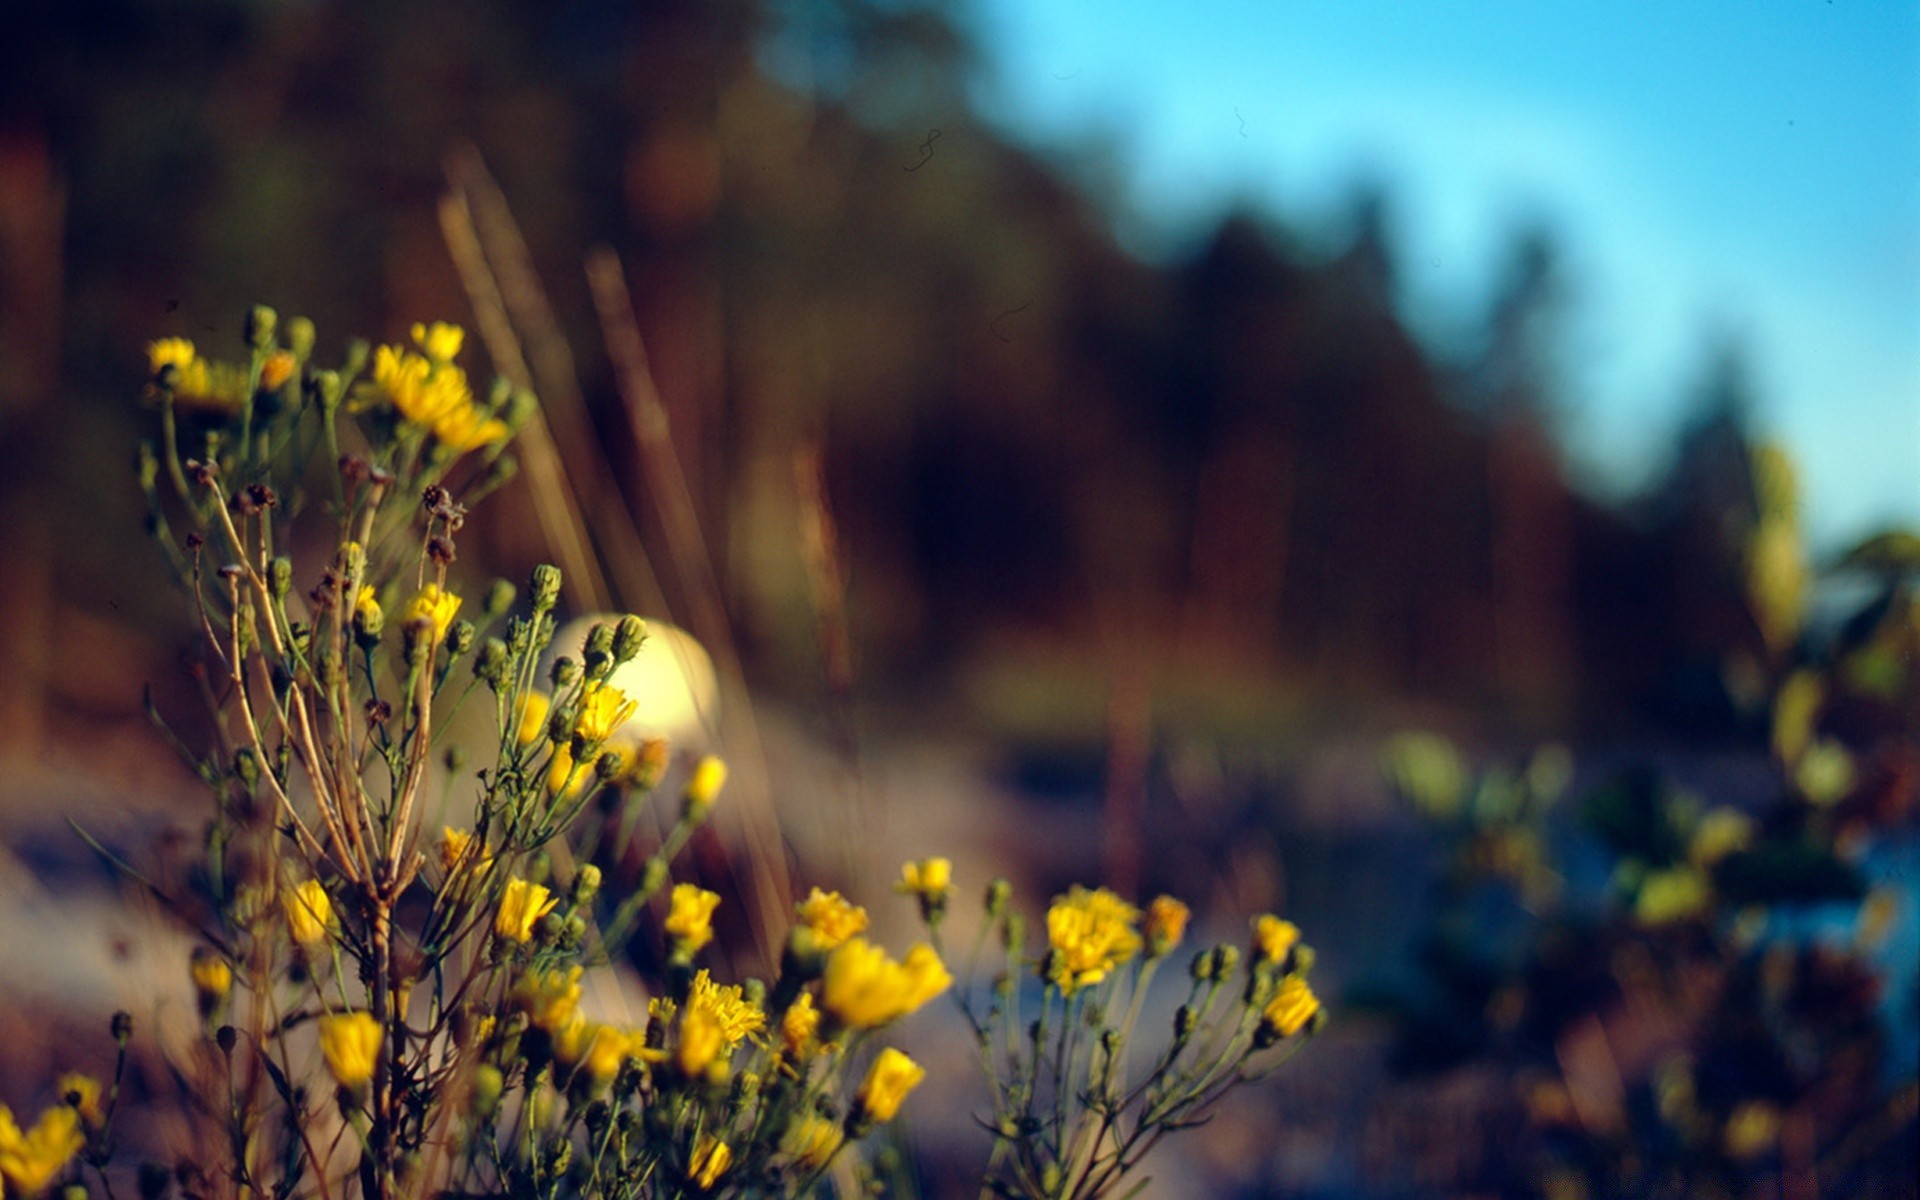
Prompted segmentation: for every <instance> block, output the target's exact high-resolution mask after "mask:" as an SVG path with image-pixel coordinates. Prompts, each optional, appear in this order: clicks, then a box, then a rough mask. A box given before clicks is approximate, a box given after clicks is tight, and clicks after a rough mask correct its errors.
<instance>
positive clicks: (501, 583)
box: [480, 579, 520, 621]
mask: <svg viewBox="0 0 1920 1200" xmlns="http://www.w3.org/2000/svg"><path fill="white" fill-rule="evenodd" d="M519 594H520V589H518V588H516V587H514V586H513V585H512V584H511V583H508V582H507V581H506V580H504V579H496V580H494V581H493V582H492V583H491V584H490V585H488V587H487V595H486V599H485V600H484V601H483V602H482V603H481V605H480V611H481V612H482V613H483V614H485V615H486V617H487V619H488V620H490V621H497V620H499V619H500V618H501V617H504V616H505V615H506V614H507V610H508V609H509V608H512V607H513V598H514V597H515V596H517V595H519Z"/></svg>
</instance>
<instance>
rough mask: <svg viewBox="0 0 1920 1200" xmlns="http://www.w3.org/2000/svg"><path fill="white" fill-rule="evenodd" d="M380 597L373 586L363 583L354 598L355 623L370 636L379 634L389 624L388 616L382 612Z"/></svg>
mask: <svg viewBox="0 0 1920 1200" xmlns="http://www.w3.org/2000/svg"><path fill="white" fill-rule="evenodd" d="M378 596H379V592H378V591H377V590H376V589H375V588H374V586H373V585H372V584H370V583H363V584H361V585H360V590H359V591H358V592H356V593H355V594H354V597H353V623H354V625H355V626H356V627H358V628H359V630H360V631H361V632H363V633H366V634H368V635H369V636H372V635H374V634H378V633H379V632H380V630H381V629H382V628H383V627H384V626H385V625H386V623H387V614H386V613H384V612H382V611H381V609H380V601H379V599H378V598H377V597H378Z"/></svg>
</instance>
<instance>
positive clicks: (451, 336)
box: [411, 321, 467, 363]
mask: <svg viewBox="0 0 1920 1200" xmlns="http://www.w3.org/2000/svg"><path fill="white" fill-rule="evenodd" d="M411 332H412V334H413V344H414V345H416V346H418V347H420V353H422V354H424V355H426V356H427V357H428V358H430V359H432V360H433V361H434V362H437V363H450V362H452V361H453V360H454V359H456V358H458V357H460V347H461V345H462V344H464V343H465V342H466V340H467V331H466V330H464V329H462V328H460V327H459V326H458V325H449V324H447V323H446V322H445V321H435V322H434V323H433V324H431V325H420V324H416V325H414V327H413V329H412V331H411Z"/></svg>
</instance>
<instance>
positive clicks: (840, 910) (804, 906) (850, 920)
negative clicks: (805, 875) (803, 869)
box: [796, 888, 867, 953]
mask: <svg viewBox="0 0 1920 1200" xmlns="http://www.w3.org/2000/svg"><path fill="white" fill-rule="evenodd" d="M796 911H797V912H798V913H799V916H800V924H801V925H802V926H804V927H805V928H806V929H807V930H809V931H810V932H811V933H812V934H813V948H814V949H815V950H817V951H820V952H822V953H824V952H825V951H828V950H831V949H833V948H834V947H835V946H838V945H839V944H840V943H841V942H844V941H846V940H847V939H848V938H850V937H852V936H854V935H855V934H859V933H865V932H866V930H867V910H866V909H864V908H861V907H860V906H859V905H857V904H853V903H850V902H848V901H847V899H846V898H845V897H843V896H841V895H840V893H839V892H823V891H821V890H820V889H819V888H814V889H813V890H812V891H811V892H808V893H807V898H806V899H805V900H802V901H801V902H800V904H799V906H798V908H797V910H796Z"/></svg>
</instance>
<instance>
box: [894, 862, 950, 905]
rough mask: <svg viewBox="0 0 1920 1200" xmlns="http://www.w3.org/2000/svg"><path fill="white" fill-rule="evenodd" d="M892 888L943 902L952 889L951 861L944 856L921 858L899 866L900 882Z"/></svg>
mask: <svg viewBox="0 0 1920 1200" xmlns="http://www.w3.org/2000/svg"><path fill="white" fill-rule="evenodd" d="M893 890H894V891H896V892H901V893H904V894H906V895H909V896H918V897H920V898H921V899H922V900H927V901H931V902H933V903H936V904H938V903H945V902H946V899H947V896H948V895H949V894H950V893H951V892H952V891H953V862H952V860H951V859H945V858H923V859H921V860H920V861H919V862H910V863H907V864H906V865H905V866H903V867H901V868H900V882H898V883H896V884H894V885H893Z"/></svg>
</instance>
